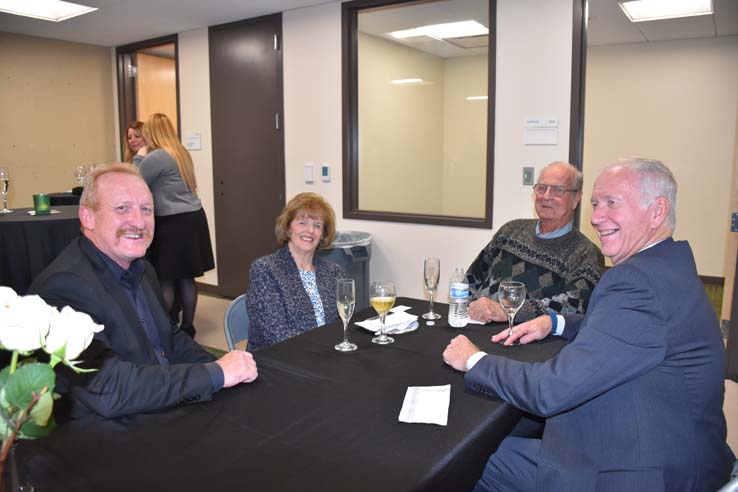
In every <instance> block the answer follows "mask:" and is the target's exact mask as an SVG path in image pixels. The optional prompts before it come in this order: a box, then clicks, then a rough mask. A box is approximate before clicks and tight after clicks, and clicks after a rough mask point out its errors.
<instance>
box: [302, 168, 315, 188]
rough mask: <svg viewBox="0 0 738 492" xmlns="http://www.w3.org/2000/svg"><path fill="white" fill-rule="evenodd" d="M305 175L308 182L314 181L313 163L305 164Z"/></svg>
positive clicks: (303, 171) (303, 170)
mask: <svg viewBox="0 0 738 492" xmlns="http://www.w3.org/2000/svg"><path fill="white" fill-rule="evenodd" d="M302 173H303V177H304V178H305V182H306V183H312V182H313V165H312V164H305V166H304V167H303V169H302Z"/></svg>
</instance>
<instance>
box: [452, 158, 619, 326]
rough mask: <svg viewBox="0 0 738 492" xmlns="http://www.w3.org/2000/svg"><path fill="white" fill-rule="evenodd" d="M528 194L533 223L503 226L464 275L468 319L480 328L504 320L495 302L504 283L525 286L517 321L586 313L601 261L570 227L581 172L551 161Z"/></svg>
mask: <svg viewBox="0 0 738 492" xmlns="http://www.w3.org/2000/svg"><path fill="white" fill-rule="evenodd" d="M533 190H534V196H535V209H536V213H537V214H538V217H539V218H538V220H536V219H518V220H513V221H511V222H508V223H507V224H505V225H503V226H502V227H501V228H500V230H499V231H497V234H495V236H494V237H493V238H492V241H490V242H489V244H488V245H487V246H486V247H485V248H484V249H483V250H482V251H481V252H480V253H479V256H477V258H476V259H475V260H474V262H473V263H472V264H471V266H470V267H469V270H467V273H466V277H467V280H468V282H469V289H470V291H471V294H472V302H471V303H470V304H469V315H470V316H471V317H472V319H476V320H479V321H482V322H485V323H487V322H490V321H505V320H506V319H507V318H506V316H505V313H504V311H503V310H502V307H501V306H500V305H499V303H498V302H497V288H498V286H499V283H500V282H502V281H504V280H516V281H519V282H523V283H524V284H525V286H526V289H527V293H528V294H527V299H526V302H525V304H524V305H523V307H522V308H521V309H520V311H519V312H518V315H517V317H516V320H518V321H526V320H529V319H533V318H536V317H538V316H541V315H544V314H547V313H548V314H549V315H551V317H552V321H553V320H556V319H557V316H556V315H558V314H572V313H584V312H585V310H586V308H587V301H588V300H589V296H590V293H591V292H592V289H594V286H595V284H596V283H597V281H598V280H599V279H600V276H601V275H602V273H603V270H604V258H603V256H602V253H601V252H600V250H599V249H598V248H597V246H595V245H594V244H593V243H592V242H591V241H590V240H589V239H587V238H586V237H585V236H584V235H583V234H582V233H581V232H579V231H578V230H576V229H574V228H573V217H574V210H575V209H576V208H577V205H578V204H579V201H580V200H581V198H582V173H581V172H579V170H577V169H576V168H575V167H574V166H572V165H571V164H568V163H566V162H553V163H551V164H549V165H547V166H546V167H545V168H543V170H542V171H541V173H540V175H539V177H538V182H537V184H536V185H535V186H534V187H533ZM553 331H554V333H556V332H557V331H558V330H556V329H554V330H553Z"/></svg>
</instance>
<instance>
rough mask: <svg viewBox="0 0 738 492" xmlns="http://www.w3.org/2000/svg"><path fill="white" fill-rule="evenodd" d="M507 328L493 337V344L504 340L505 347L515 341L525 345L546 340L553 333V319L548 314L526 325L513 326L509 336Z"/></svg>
mask: <svg viewBox="0 0 738 492" xmlns="http://www.w3.org/2000/svg"><path fill="white" fill-rule="evenodd" d="M507 331H508V330H507V328H505V329H504V330H502V331H501V332H499V333H498V334H497V335H494V336H493V337H492V342H494V343H497V342H500V341H502V340H504V342H503V345H510V344H511V343H513V342H514V341H515V340H519V341H520V343H522V344H523V345H525V344H526V343H530V342H533V341H536V340H541V339H543V338H546V337H547V336H548V334H549V333H551V317H550V316H548V315H547V314H544V315H543V316H539V317H537V318H534V319H532V320H530V321H526V322H525V323H521V324H519V325H517V326H513V330H512V335H510V337H508V336H507Z"/></svg>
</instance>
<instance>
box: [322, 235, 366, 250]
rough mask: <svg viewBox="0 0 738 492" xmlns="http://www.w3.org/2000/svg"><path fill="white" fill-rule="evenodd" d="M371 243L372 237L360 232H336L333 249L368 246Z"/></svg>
mask: <svg viewBox="0 0 738 492" xmlns="http://www.w3.org/2000/svg"><path fill="white" fill-rule="evenodd" d="M371 243H372V235H371V234H370V233H368V232H360V231H336V237H335V238H334V239H333V244H332V245H331V246H332V247H334V248H349V247H351V246H369V245H370V244H371Z"/></svg>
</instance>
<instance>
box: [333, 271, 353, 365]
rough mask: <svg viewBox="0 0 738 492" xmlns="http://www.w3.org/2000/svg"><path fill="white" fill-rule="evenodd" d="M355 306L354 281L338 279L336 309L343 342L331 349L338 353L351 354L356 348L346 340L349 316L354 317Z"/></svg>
mask: <svg viewBox="0 0 738 492" xmlns="http://www.w3.org/2000/svg"><path fill="white" fill-rule="evenodd" d="M355 305H356V289H355V288H354V280H353V279H350V278H339V279H338V280H337V282H336V307H337V308H338V315H339V316H340V317H341V321H343V342H341V343H339V344H338V345H336V346H335V347H333V348H335V349H336V350H338V351H339V352H351V351H353V350H356V348H357V347H356V344H355V343H350V342H349V340H348V323H349V320H350V319H351V316H353V315H354V306H355Z"/></svg>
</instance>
